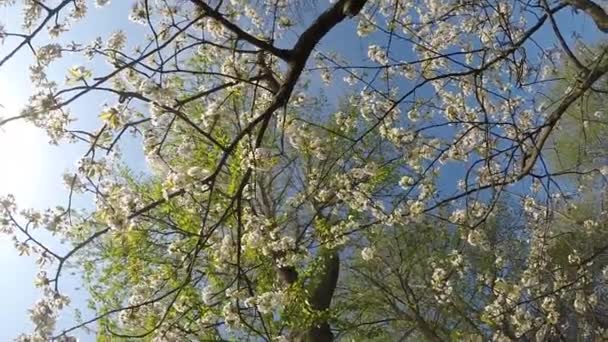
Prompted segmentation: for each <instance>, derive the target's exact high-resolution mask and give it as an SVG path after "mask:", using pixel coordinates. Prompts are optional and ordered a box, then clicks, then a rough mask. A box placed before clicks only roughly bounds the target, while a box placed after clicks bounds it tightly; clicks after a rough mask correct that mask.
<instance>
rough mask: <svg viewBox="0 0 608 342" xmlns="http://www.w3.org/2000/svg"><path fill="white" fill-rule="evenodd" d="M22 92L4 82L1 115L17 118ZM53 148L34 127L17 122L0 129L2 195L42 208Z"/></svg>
mask: <svg viewBox="0 0 608 342" xmlns="http://www.w3.org/2000/svg"><path fill="white" fill-rule="evenodd" d="M18 92H19V90H18V89H16V88H15V87H9V86H8V82H7V81H6V80H4V79H0V104H2V106H3V108H0V111H1V112H0V115H1V116H2V117H9V116H13V115H15V114H16V113H17V112H18V111H19V108H20V107H21V104H22V103H23V102H24V100H25V99H24V98H23V96H19V95H20V94H19V93H18ZM49 149H50V146H48V144H47V139H46V137H45V135H44V132H43V131H42V130H40V129H38V128H36V127H34V126H33V125H32V124H29V123H26V122H22V121H16V122H15V121H14V122H10V123H8V124H6V125H5V126H4V127H2V128H0V160H2V161H3V162H2V166H0V193H2V194H6V193H12V194H14V195H15V196H17V199H18V201H19V202H20V203H22V204H23V205H26V206H30V205H36V204H42V203H41V199H42V197H43V196H44V194H43V193H41V189H43V188H44V187H45V186H44V184H45V181H46V180H47V179H48V178H47V177H45V171H46V169H47V166H48V165H49V163H50V162H51V160H50V155H49V152H50V151H49Z"/></svg>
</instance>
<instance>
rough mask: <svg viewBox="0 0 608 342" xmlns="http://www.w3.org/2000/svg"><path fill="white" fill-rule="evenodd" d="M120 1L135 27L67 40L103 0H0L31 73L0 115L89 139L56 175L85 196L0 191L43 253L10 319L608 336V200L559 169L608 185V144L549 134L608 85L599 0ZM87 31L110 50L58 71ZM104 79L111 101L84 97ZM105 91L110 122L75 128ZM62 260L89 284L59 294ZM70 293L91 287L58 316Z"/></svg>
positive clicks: (185, 335)
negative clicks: (563, 146) (605, 151)
mask: <svg viewBox="0 0 608 342" xmlns="http://www.w3.org/2000/svg"><path fill="white" fill-rule="evenodd" d="M132 3H133V4H132V10H131V12H130V13H124V16H125V17H127V16H128V17H129V18H130V19H131V20H132V21H133V22H134V23H133V25H141V27H143V28H145V30H147V35H146V36H145V37H132V34H127V32H123V31H120V30H116V31H115V32H114V33H113V34H111V35H110V36H108V37H102V38H99V39H96V40H94V41H93V42H72V41H66V40H64V39H62V37H63V36H64V35H65V34H66V31H69V30H70V27H71V26H72V25H74V24H75V23H76V22H77V21H82V22H83V23H82V27H86V23H87V22H93V21H94V20H95V11H96V10H97V9H95V8H89V7H92V4H90V3H89V2H87V1H84V0H62V1H51V0H21V1H14V0H0V5H2V6H20V7H22V13H23V17H22V27H21V28H18V27H5V26H2V25H0V40H2V41H3V42H4V44H5V45H4V47H3V48H2V50H0V68H1V67H2V66H4V65H6V63H7V61H9V60H11V59H14V58H16V56H19V54H25V53H31V54H32V56H33V57H34V63H33V64H32V65H31V66H30V67H29V70H30V75H29V77H30V78H31V81H32V83H33V84H34V85H35V87H36V90H35V92H34V93H33V94H32V95H31V98H30V101H29V103H28V105H27V106H26V107H25V108H23V110H22V111H21V112H20V113H18V114H17V115H14V116H7V117H4V118H1V119H0V125H2V126H3V127H4V128H5V129H10V124H11V122H12V121H14V120H25V121H28V122H31V123H32V124H34V125H36V126H38V127H41V128H43V129H44V130H45V131H46V132H47V133H48V136H49V138H50V140H51V142H52V143H54V144H70V143H77V144H84V145H86V146H87V150H86V153H85V154H84V155H83V156H82V158H81V159H80V160H79V162H78V167H77V169H76V170H73V172H70V173H68V174H66V175H65V177H64V181H65V183H66V185H67V187H68V189H69V197H70V199H71V198H72V196H76V195H78V194H81V196H84V198H91V199H92V201H93V202H94V206H93V207H92V208H91V209H87V210H84V209H79V208H75V207H73V206H72V205H71V204H69V205H68V206H64V207H55V208H53V209H49V210H48V211H44V212H38V211H35V210H31V209H18V208H17V202H16V200H15V198H14V197H12V196H11V195H7V196H5V197H3V198H2V200H1V201H0V229H1V231H2V232H4V233H6V234H9V235H10V236H12V238H13V239H14V242H15V247H16V248H17V249H18V251H19V252H20V253H22V254H35V255H36V256H37V257H38V261H39V264H40V268H41V269H40V273H39V274H38V277H37V278H36V279H35V282H36V285H37V286H39V287H40V288H42V292H43V294H44V297H43V298H41V299H40V301H39V302H37V303H36V304H35V305H34V307H33V308H32V309H31V311H30V312H31V319H32V321H33V322H34V325H35V327H34V331H33V332H32V333H31V334H27V335H22V336H20V337H18V339H19V340H21V341H47V340H58V341H72V340H74V339H75V338H74V337H73V336H74V334H76V333H78V332H79V331H88V330H92V331H94V333H95V334H96V336H97V339H98V340H100V341H110V340H133V339H138V338H141V339H144V340H154V341H185V340H204V341H207V340H235V339H236V340H264V341H283V340H294V341H332V340H334V339H354V340H374V339H375V340H378V341H386V340H408V339H409V340H413V341H417V340H430V341H444V340H497V341H503V340H505V341H508V340H519V339H521V340H553V339H555V338H560V337H561V338H562V339H570V338H577V337H578V338H582V339H587V340H594V339H595V340H597V339H600V338H602V336H603V337H604V338H605V337H607V334H608V330H606V328H605V327H606V326H607V325H606V323H607V322H606V314H608V310H607V308H606V307H605V305H604V304H603V300H602V298H604V297H602V295H603V292H601V291H600V290H601V289H603V288H604V287H605V282H606V276H607V274H606V273H608V269H607V268H606V264H607V263H608V260H606V258H605V255H606V252H607V251H608V243H606V239H605V237H606V233H607V232H606V227H608V225H607V223H608V222H606V217H605V216H606V213H605V211H604V210H603V208H602V205H601V204H597V203H598V202H594V203H593V205H585V206H584V207H585V208H586V209H587V210H578V211H576V210H574V209H572V208H573V207H574V204H576V203H579V204H581V203H583V202H584V201H583V199H580V198H578V197H584V196H579V195H580V191H577V190H575V191H574V195H572V194H566V192H568V191H569V190H568V189H570V188H572V182H571V179H570V178H568V175H573V174H575V175H578V176H581V177H587V178H589V179H593V180H594V182H595V183H594V184H595V185H596V186H597V187H598V189H600V188H601V187H603V186H604V181H603V180H604V178H603V173H606V172H605V171H606V168H602V167H601V165H599V166H598V165H596V164H593V165H589V164H581V165H576V166H572V165H571V164H568V165H567V167H561V166H560V164H559V163H556V162H553V161H552V160H549V159H550V158H549V159H547V155H548V154H550V153H551V151H552V148H553V147H555V146H559V145H553V143H552V141H553V139H554V138H555V136H556V135H559V134H561V133H560V131H559V130H560V127H562V122H563V121H562V120H563V118H564V117H565V113H566V112H568V111H573V110H575V109H576V108H583V107H584V104H585V103H586V101H587V100H588V99H589V98H590V96H595V97H597V96H601V94H604V93H605V92H606V91H608V89H605V88H604V86H605V80H606V77H605V74H606V73H607V72H608V56H607V53H606V52H608V50H606V48H605V47H604V46H601V45H600V47H599V48H597V49H587V50H585V49H583V48H582V47H583V46H585V44H596V43H597V42H596V40H597V39H599V38H597V37H598V36H601V35H602V34H604V33H605V32H608V14H607V13H606V12H605V11H604V9H603V8H602V7H601V6H600V5H599V4H597V3H595V2H592V1H591V0H565V1H549V0H539V1H532V2H529V1H519V0H517V1H511V2H506V1H492V0H482V1H469V0H458V1H456V0H454V1H453V0H444V1H438V0H421V1H405V0H376V1H366V0H338V1H334V2H331V3H325V2H323V3H321V2H319V3H317V4H315V7H316V8H317V9H318V10H316V11H309V13H308V14H306V15H298V14H297V13H296V12H297V10H298V8H300V7H298V6H302V4H294V3H290V2H286V1H283V0H277V1H257V2H248V1H245V0H234V1H232V0H231V1H229V2H225V1H206V0H154V1H152V0H137V1H135V0H134V1H132ZM113 5H114V4H110V1H108V0H97V1H95V6H97V7H103V6H113ZM572 21H579V22H581V23H583V22H586V23H589V24H593V25H594V29H595V28H597V30H598V32H597V33H595V34H591V35H589V37H587V36H584V35H582V34H577V33H578V32H573V31H572V30H573V27H574V26H572V25H571V22H572ZM111 24H112V23H108V25H111ZM337 31H340V36H336V35H335V32H337ZM573 34H575V35H574V37H575V38H570V37H571V36H572V35H573ZM347 40H349V41H354V42H356V43H357V44H358V45H359V46H364V48H365V51H366V53H365V57H366V58H365V60H363V61H360V59H361V58H360V57H361V56H356V55H353V52H352V51H351V50H352V46H349V44H341V42H342V41H347ZM325 43H327V44H332V43H333V45H334V47H332V48H327V44H325ZM582 55H584V56H582ZM74 56H81V57H85V58H88V59H91V60H92V61H93V63H92V65H96V63H98V64H102V63H103V61H105V62H107V63H106V65H105V66H104V67H86V66H82V65H78V66H74V67H72V68H70V69H68V70H65V79H57V78H56V77H52V75H53V73H55V72H57V71H56V70H55V69H54V65H56V64H57V63H59V62H60V61H61V60H64V59H67V58H73V57H74ZM565 63H567V64H568V65H570V66H571V67H572V68H573V70H575V71H574V72H573V73H572V75H570V77H567V78H564V77H561V76H560V75H561V74H560V70H559V69H560V67H561V66H563V65H564V64H565ZM62 72H63V71H62ZM564 79H565V80H566V81H564ZM556 82H561V83H559V84H560V85H561V86H560V87H561V88H560V87H557V88H556V86H555V83H556ZM564 82H565V83H564ZM564 84H565V86H563V85H564ZM558 88H559V89H560V91H559V92H557V93H556V92H553V93H551V92H550V91H549V90H550V89H558ZM338 92H341V94H340V95H334V94H338ZM98 93H101V94H104V96H105V98H106V99H107V101H108V103H109V104H108V105H106V106H104V107H103V108H97V109H95V108H92V109H90V110H89V111H88V112H86V113H77V112H74V104H76V103H78V102H79V101H86V100H87V99H88V98H90V97H91V96H92V94H98ZM547 94H550V95H547ZM91 110H95V111H96V113H93V114H91ZM91 115H93V116H95V117H97V118H98V120H99V126H98V127H97V128H96V129H91V130H84V129H80V128H79V126H78V122H79V121H78V120H83V118H87V117H90V116H91ZM598 124H599V123H598ZM125 141H130V142H136V143H137V144H139V148H140V150H141V151H142V152H143V153H145V156H146V158H147V162H148V163H147V165H148V169H147V171H146V172H145V173H144V174H143V175H138V174H137V172H135V171H134V170H132V169H130V168H129V163H128V160H125V158H123V157H122V154H121V150H122V149H124V146H125V144H124V142H125ZM131 145H132V144H131ZM130 148H133V147H130ZM602 172H603V173H602ZM596 195H597V194H596ZM598 197H599V198H602V196H599V195H598ZM598 197H595V198H598ZM600 202H601V201H600ZM69 203H72V201H69ZM570 209H572V210H570ZM579 209H580V208H579ZM568 210H569V211H568ZM573 210H574V211H573ZM575 211H576V212H575ZM36 229H45V230H47V231H49V232H51V233H52V234H53V235H54V236H56V237H58V238H59V239H60V240H61V241H62V242H63V243H64V244H65V246H63V247H62V248H60V249H59V250H58V249H57V248H56V247H57V246H56V245H53V244H48V243H44V242H42V240H41V239H40V238H38V236H39V232H38V231H37V230H36ZM66 249H67V250H66ZM60 250H61V251H60ZM68 269H70V270H71V271H72V272H76V273H77V274H78V275H81V276H82V281H83V284H84V285H85V288H86V290H87V291H88V295H89V302H88V303H78V302H72V303H71V304H70V301H69V297H68V293H67V292H66V291H65V289H63V288H62V279H64V277H65V273H66V272H67V270H68ZM598 291H599V292H598ZM604 299H605V298H604ZM66 306H70V307H71V308H66ZM74 306H75V307H76V308H75V309H78V307H79V306H81V309H86V311H83V312H82V314H81V315H80V314H79V315H76V318H77V319H76V320H75V321H74V322H73V325H71V326H69V327H63V328H57V327H56V321H57V318H58V317H59V315H60V313H61V312H62V311H64V310H72V309H74V308H73V307H74Z"/></svg>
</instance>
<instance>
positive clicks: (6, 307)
mask: <svg viewBox="0 0 608 342" xmlns="http://www.w3.org/2000/svg"><path fill="white" fill-rule="evenodd" d="M131 3H132V2H131V1H124V0H123V1H119V0H115V1H114V2H113V3H112V4H111V5H110V6H109V7H106V8H103V9H97V8H94V6H92V4H91V6H90V11H94V13H91V14H90V16H89V17H88V18H87V19H86V23H84V24H76V25H74V27H73V28H72V30H71V32H70V33H69V35H66V36H64V37H63V38H62V41H65V40H68V41H69V40H71V39H73V40H75V41H78V42H84V43H86V42H90V41H92V40H93V39H94V38H95V37H96V36H102V37H107V36H108V35H109V34H110V32H111V31H113V30H116V29H119V28H122V29H124V30H125V31H126V32H127V33H128V35H129V36H134V37H141V35H142V32H143V31H144V28H142V27H140V26H136V25H133V24H130V23H129V22H128V20H127V16H128V12H129V9H130V5H131ZM325 6H326V4H325V3H320V4H318V5H317V8H316V9H315V10H312V11H310V13H309V14H305V15H304V18H305V20H304V21H305V22H308V20H306V18H308V16H309V15H310V16H312V15H314V14H315V13H316V12H320V11H322V10H323V9H324V8H325ZM18 14H19V11H18V10H16V9H15V8H4V7H0V23H3V24H4V25H5V26H6V27H8V28H9V29H10V28H12V27H17V26H18V25H20V23H19V22H18V21H17V19H18V17H19V16H18ZM91 15H93V16H94V20H90V19H91V18H92V16H91ZM560 16H562V17H563V18H564V19H566V20H569V22H570V23H572V26H571V28H572V29H573V30H576V31H577V32H579V33H582V34H583V35H585V36H589V37H594V36H595V37H597V36H596V35H597V33H596V32H597V30H595V28H594V27H593V25H592V24H591V23H590V22H589V21H587V20H581V17H582V16H577V17H576V20H572V14H571V12H570V11H569V10H565V11H564V13H562V14H560ZM353 25H354V24H353V23H352V22H349V23H343V24H341V25H340V26H338V27H337V28H336V29H335V30H334V31H333V32H331V33H330V35H329V36H328V37H326V39H324V40H323V42H322V46H323V48H324V50H332V49H333V50H337V51H340V52H342V53H344V52H346V53H345V54H346V56H348V57H355V58H354V59H353V61H354V62H355V63H356V62H359V61H360V60H361V59H362V57H364V56H366V55H367V44H366V43H364V42H362V41H361V40H359V39H358V38H357V37H356V36H355V34H354V30H353V28H354V26H353ZM85 27H86V29H85ZM543 37H544V38H547V39H549V40H550V41H553V40H554V38H553V36H552V33H550V32H545V33H543V34H541V35H540V38H541V39H542V38H543ZM140 40H141V39H140ZM44 43H45V41H44V39H38V40H37V41H35V45H42V44H44ZM379 43H380V44H383V43H384V42H379ZM338 44H339V45H338ZM400 48H403V49H405V48H407V49H409V48H410V47H409V46H405V45H404V44H403V43H401V47H400ZM3 49H6V46H5V47H0V56H1V55H3ZM357 56H358V57H357ZM30 62H31V58H30V52H29V51H27V50H24V51H23V52H21V53H19V54H18V55H17V56H15V58H13V59H12V60H11V61H9V62H8V64H6V65H5V66H3V67H2V68H1V69H0V104H2V105H3V106H4V107H5V108H3V109H2V108H0V115H2V116H11V115H14V114H15V113H17V112H18V110H19V109H20V107H21V106H22V105H23V104H24V103H25V102H26V101H27V96H28V94H29V93H30V92H31V90H32V89H31V86H30V83H29V79H28V77H27V66H28V65H29V64H30ZM81 63H83V64H85V65H87V66H88V67H89V68H92V69H99V68H105V66H103V65H95V64H92V63H91V62H86V61H83V60H74V59H70V58H69V57H68V58H65V59H64V61H63V62H61V64H60V65H54V66H53V67H52V68H51V69H52V70H65V69H66V68H65V67H69V66H71V65H73V64H81ZM87 63H88V64H87ZM62 66H65V67H62ZM53 76H54V77H55V78H57V79H59V80H60V79H62V78H63V75H61V74H55V75H53ZM338 76H339V77H340V78H341V77H342V76H344V75H343V74H339V75H338ZM336 81H337V82H336V85H340V84H342V83H341V81H340V80H338V79H337V80H336ZM315 84H316V85H315ZM318 85H319V83H318V78H315V81H314V82H313V86H316V87H318ZM402 88H405V87H402ZM334 89H336V88H334ZM349 90H351V89H347V88H346V87H344V88H342V89H338V90H331V91H330V92H327V93H326V94H325V95H326V96H329V97H331V98H338V97H339V96H341V95H345V94H346V93H347V91H349ZM104 100H105V99H104V98H103V97H102V96H100V95H90V94H89V95H87V96H86V97H85V99H84V100H81V101H79V102H77V103H75V105H74V106H73V107H72V108H73V111H74V112H75V113H78V116H79V118H80V121H79V123H78V124H77V126H79V127H94V126H95V125H96V124H97V123H98V121H97V113H98V112H99V109H100V108H101V105H102V103H103V102H104ZM83 113H84V114H86V115H82V114H83ZM47 141H48V139H47V138H46V136H45V135H44V133H43V132H42V131H40V130H39V129H36V128H34V127H32V126H30V125H27V124H24V123H21V122H17V123H11V124H9V125H7V126H6V127H5V128H4V129H0V161H1V163H0V165H1V166H0V194H5V193H13V194H15V195H16V197H17V201H18V203H19V204H20V206H21V207H34V208H38V209H43V208H46V207H49V206H53V205H56V204H65V201H66V195H67V193H66V190H65V189H64V188H63V185H62V182H61V174H62V173H63V172H64V170H66V169H72V168H73V167H74V164H75V162H76V160H77V159H78V157H79V156H80V154H81V153H82V152H83V146H77V145H61V146H59V147H58V146H50V145H48V144H47ZM127 152H129V151H127ZM127 159H129V160H130V161H131V162H132V163H133V164H136V166H141V164H140V163H141V156H140V155H138V154H137V152H136V151H130V153H128V154H127ZM456 171H457V170H456ZM451 179H452V180H454V179H456V178H455V175H452V176H451ZM448 180H449V179H448ZM86 204H87V202H86V201H82V200H81V201H80V202H79V203H77V205H81V206H84V205H86ZM0 269H2V270H3V271H4V272H5V276H4V277H2V278H1V279H0V303H1V305H0V307H1V309H0V341H8V340H11V339H12V338H14V337H15V336H16V335H18V334H19V333H20V332H26V331H28V330H29V329H30V328H31V324H30V323H29V320H28V314H27V309H28V308H29V307H30V306H31V305H32V304H33V303H34V302H35V301H36V299H37V298H38V297H39V295H38V291H37V290H36V289H35V288H34V286H33V283H32V280H33V278H34V276H35V274H36V272H37V269H36V266H35V264H34V259H33V258H30V257H20V256H18V255H17V254H16V252H15V251H14V249H13V247H12V243H11V242H10V241H9V240H8V239H7V238H6V236H4V235H0ZM77 285H78V284H77V282H75V281H72V282H71V284H69V286H68V287H75V286H77ZM76 298H80V299H76V301H75V304H76V306H80V307H82V305H81V304H82V298H83V297H82V295H79V296H77V297H76ZM66 322H67V323H69V317H68V318H66V319H64V320H63V323H66ZM63 325H64V324H62V326H63ZM83 340H84V341H87V340H93V337H84V338H83Z"/></svg>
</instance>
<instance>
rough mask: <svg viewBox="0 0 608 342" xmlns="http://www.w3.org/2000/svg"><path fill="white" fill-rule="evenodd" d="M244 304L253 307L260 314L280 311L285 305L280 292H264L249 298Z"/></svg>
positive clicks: (283, 295)
mask: <svg viewBox="0 0 608 342" xmlns="http://www.w3.org/2000/svg"><path fill="white" fill-rule="evenodd" d="M244 304H245V305H246V306H248V307H255V308H257V310H258V311H259V312H260V313H262V314H268V313H272V312H278V311H281V310H282V308H283V306H284V305H285V294H284V293H283V292H282V291H269V292H264V293H262V294H260V295H257V296H255V297H249V298H247V299H246V300H245V302H244Z"/></svg>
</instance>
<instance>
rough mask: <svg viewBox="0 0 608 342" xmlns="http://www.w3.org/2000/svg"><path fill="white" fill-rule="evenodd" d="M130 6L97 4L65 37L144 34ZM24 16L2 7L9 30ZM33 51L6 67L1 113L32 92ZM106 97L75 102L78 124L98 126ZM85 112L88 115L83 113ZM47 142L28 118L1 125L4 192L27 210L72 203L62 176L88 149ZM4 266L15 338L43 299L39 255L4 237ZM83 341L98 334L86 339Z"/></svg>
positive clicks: (0, 333) (6, 333)
mask: <svg viewBox="0 0 608 342" xmlns="http://www.w3.org/2000/svg"><path fill="white" fill-rule="evenodd" d="M130 4H131V2H130V1H114V3H113V4H112V5H111V6H109V7H106V8H102V9H98V8H95V7H94V6H93V5H92V2H91V6H90V10H91V11H94V13H91V14H93V15H94V17H95V20H90V19H91V18H92V17H88V18H87V20H86V22H85V23H80V24H75V25H74V27H73V28H72V30H71V32H70V33H69V34H66V35H65V36H63V37H62V39H61V40H62V41H65V40H67V41H69V40H75V41H79V42H83V43H88V42H90V41H92V40H93V39H94V38H95V37H96V36H102V37H107V36H108V35H109V34H110V32H111V31H114V30H116V29H118V28H125V29H126V28H128V31H129V33H132V34H139V32H138V30H141V28H140V27H137V26H135V25H132V24H130V23H129V21H128V20H127V16H128V13H129V9H130ZM19 19H20V11H19V10H18V9H17V8H5V7H0V23H2V24H4V25H5V27H7V28H8V29H9V30H10V29H14V28H16V27H20V22H19ZM84 27H86V29H84ZM40 38H41V39H38V40H35V41H34V45H35V46H39V45H43V44H45V41H46V37H40ZM9 44H10V42H9V41H7V45H5V46H2V47H0V55H4V51H6V50H7V49H8V46H10V45H9ZM30 54H31V52H30V51H29V50H23V51H21V52H20V53H19V54H17V55H16V56H14V58H13V59H12V60H10V61H9V62H8V63H7V64H5V65H4V66H3V67H2V68H0V104H2V105H3V106H4V108H0V115H1V116H4V117H6V116H12V115H15V114H16V113H18V111H19V109H20V108H21V107H22V106H23V104H24V103H26V101H27V99H28V94H30V93H31V91H32V87H31V85H30V82H29V77H28V76H27V75H28V73H27V67H28V65H29V64H30V63H31V61H32V59H31V55H30ZM83 62H84V63H83ZM81 63H82V64H85V65H86V62H85V61H82V60H75V59H70V58H69V57H67V58H64V60H63V61H61V64H59V63H58V64H56V65H53V66H51V68H50V70H59V71H62V72H63V71H64V70H66V67H68V66H71V65H73V64H81ZM90 64H91V63H90V62H89V65H88V67H89V68H103V67H105V66H102V65H90ZM62 65H65V67H62ZM51 75H52V77H54V78H56V79H58V80H62V79H63V78H64V75H62V74H60V73H56V74H51ZM103 101H104V98H103V97H101V96H99V95H93V96H87V97H86V99H85V100H83V101H79V102H77V103H75V105H74V106H73V107H72V108H73V112H74V113H78V116H79V118H80V120H79V122H78V123H77V124H76V126H77V127H85V128H90V127H94V126H96V125H97V123H98V121H97V113H98V112H99V109H100V108H101V105H102V103H103ZM82 113H88V114H87V115H81V114H82ZM47 142H48V138H47V137H46V135H45V133H44V132H43V131H42V130H40V129H37V128H35V127H33V126H32V125H28V124H26V123H23V122H13V123H10V124H8V125H6V126H5V127H3V128H2V129H0V160H1V162H0V194H6V193H12V194H14V195H15V196H16V198H17V202H18V204H19V206H20V207H21V208H27V207H33V208H37V209H44V208H47V207H50V206H54V205H57V204H64V205H65V204H66V199H67V191H66V189H65V188H64V186H63V185H62V181H61V175H62V174H63V172H64V171H65V170H69V169H73V168H74V166H75V163H76V161H77V160H78V158H79V156H80V155H81V154H82V153H83V151H84V150H83V148H84V147H83V146H82V145H65V144H64V145H61V146H51V145H48V144H47ZM132 159H135V160H138V159H140V158H136V157H135V158H132ZM88 203H89V202H88V201H83V200H80V201H78V202H77V203H76V205H77V206H86V205H87V204H88ZM57 247H59V246H57ZM0 269H2V270H3V271H4V274H5V276H3V277H2V278H1V279H0V303H2V305H0V341H10V340H12V339H13V338H14V337H16V336H17V335H18V334H19V333H22V332H28V331H29V330H31V327H32V325H31V323H30V322H29V319H28V313H27V310H28V308H29V307H31V306H32V305H33V304H34V302H35V301H36V300H37V299H38V298H39V291H38V290H37V289H36V288H35V287H34V285H33V279H34V277H35V274H36V272H37V266H36V265H35V259H34V258H32V257H23V256H19V255H18V254H17V253H16V252H15V250H14V248H13V245H12V242H11V241H10V240H9V239H8V238H7V236H5V235H0ZM64 284H65V286H64V288H65V289H67V290H68V292H69V293H70V292H71V293H72V294H75V293H76V292H74V291H73V290H70V289H73V288H74V287H76V286H78V283H77V282H76V281H74V280H71V281H68V282H67V283H64ZM83 298H84V297H83V294H76V295H75V303H74V304H75V306H79V307H82V306H83V305H82V304H83ZM69 318H70V317H65V318H64V319H63V320H62V321H60V324H59V325H60V326H64V325H66V324H69V323H70V322H69V321H70V320H69ZM61 323H64V324H61ZM81 337H83V336H81ZM82 340H84V341H87V340H94V338H93V337H92V336H91V337H84V338H83V339H82Z"/></svg>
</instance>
